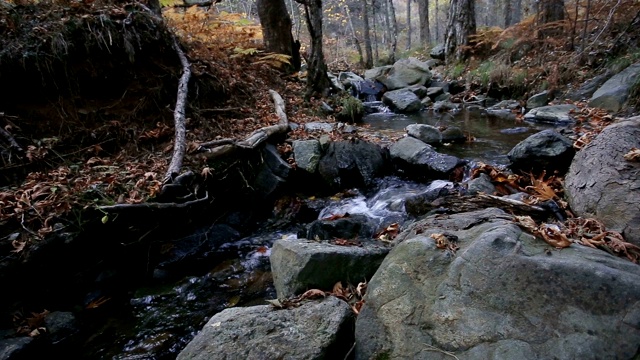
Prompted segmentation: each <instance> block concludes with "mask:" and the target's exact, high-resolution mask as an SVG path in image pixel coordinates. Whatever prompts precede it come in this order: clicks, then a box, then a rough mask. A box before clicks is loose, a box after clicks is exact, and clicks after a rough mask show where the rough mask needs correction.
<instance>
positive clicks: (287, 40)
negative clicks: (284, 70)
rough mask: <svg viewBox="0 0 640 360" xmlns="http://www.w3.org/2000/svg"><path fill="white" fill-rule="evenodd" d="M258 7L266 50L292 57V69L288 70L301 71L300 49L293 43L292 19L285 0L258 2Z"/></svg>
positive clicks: (262, 0)
mask: <svg viewBox="0 0 640 360" xmlns="http://www.w3.org/2000/svg"><path fill="white" fill-rule="evenodd" d="M256 5H257V8H258V16H259V17H260V25H261V27H262V34H263V39H264V46H265V49H266V50H267V51H268V52H273V53H276V54H285V55H289V56H291V68H290V69H288V70H289V71H292V70H293V71H298V70H300V47H299V46H298V44H296V43H295V42H294V41H293V35H292V34H291V18H290V17H289V12H288V11H287V6H286V5H285V4H284V0H257V3H256Z"/></svg>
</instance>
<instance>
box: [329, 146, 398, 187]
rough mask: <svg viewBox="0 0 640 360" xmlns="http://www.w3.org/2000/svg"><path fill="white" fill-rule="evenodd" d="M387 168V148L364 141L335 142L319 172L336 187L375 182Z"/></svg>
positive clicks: (331, 185)
mask: <svg viewBox="0 0 640 360" xmlns="http://www.w3.org/2000/svg"><path fill="white" fill-rule="evenodd" d="M385 168H386V163H385V156H384V151H383V149H382V148H381V147H380V146H379V145H377V144H374V143H370V142H367V141H362V140H353V141H338V142H332V143H331V144H329V148H328V149H327V151H326V152H325V154H324V155H323V156H322V158H321V159H320V162H319V163H318V172H319V173H320V175H321V176H322V178H323V179H324V181H325V183H326V184H328V185H329V187H330V188H332V189H334V190H338V189H346V188H352V187H366V186H370V185H373V184H374V182H375V179H376V178H377V177H378V176H380V175H382V174H383V173H384V171H385Z"/></svg>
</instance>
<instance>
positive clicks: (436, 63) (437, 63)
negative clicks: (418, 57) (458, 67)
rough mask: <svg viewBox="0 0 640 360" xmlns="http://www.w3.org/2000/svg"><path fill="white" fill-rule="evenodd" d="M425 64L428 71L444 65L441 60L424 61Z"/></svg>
mask: <svg viewBox="0 0 640 360" xmlns="http://www.w3.org/2000/svg"><path fill="white" fill-rule="evenodd" d="M425 64H427V66H428V67H429V69H431V70H433V69H434V68H435V67H437V66H440V65H444V62H443V61H442V60H438V59H430V60H427V61H425Z"/></svg>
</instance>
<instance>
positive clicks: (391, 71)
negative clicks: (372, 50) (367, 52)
mask: <svg viewBox="0 0 640 360" xmlns="http://www.w3.org/2000/svg"><path fill="white" fill-rule="evenodd" d="M431 77H432V75H431V70H429V65H427V64H426V63H425V62H423V61H420V60H418V59H416V58H413V57H411V58H408V59H401V60H398V61H396V63H395V64H393V66H391V67H381V68H375V69H371V70H367V71H366V72H365V79H374V80H378V81H380V82H381V83H383V84H384V86H385V87H386V88H387V90H397V89H402V88H406V87H408V86H410V85H425V84H427V82H429V81H431Z"/></svg>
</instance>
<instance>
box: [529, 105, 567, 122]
mask: <svg viewBox="0 0 640 360" xmlns="http://www.w3.org/2000/svg"><path fill="white" fill-rule="evenodd" d="M576 109H577V107H576V106H575V105H573V104H563V105H549V106H541V107H538V108H535V109H531V110H530V111H529V112H528V113H526V114H524V119H525V120H527V121H536V122H544V123H552V124H566V123H571V122H573V121H574V120H573V117H572V116H571V112H572V111H574V110H576Z"/></svg>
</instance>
